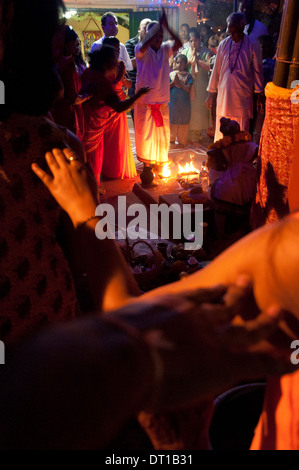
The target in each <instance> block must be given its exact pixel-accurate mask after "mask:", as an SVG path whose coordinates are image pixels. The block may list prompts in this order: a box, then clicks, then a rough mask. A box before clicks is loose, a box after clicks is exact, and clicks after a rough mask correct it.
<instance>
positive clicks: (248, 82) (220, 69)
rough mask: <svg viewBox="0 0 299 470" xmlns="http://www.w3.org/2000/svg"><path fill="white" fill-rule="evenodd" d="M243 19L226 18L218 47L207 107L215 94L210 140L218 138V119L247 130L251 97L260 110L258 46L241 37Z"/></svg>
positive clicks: (237, 15)
mask: <svg viewBox="0 0 299 470" xmlns="http://www.w3.org/2000/svg"><path fill="white" fill-rule="evenodd" d="M245 22H246V18H245V15H244V14H243V13H240V12H238V13H232V14H231V15H230V16H229V17H228V18H227V27H228V33H229V36H228V37H227V38H225V39H224V40H223V41H221V43H220V44H219V46H218V51H217V55H216V60H215V65H214V67H213V71H212V74H211V77H210V81H209V85H208V88H207V90H208V92H209V96H208V99H207V107H208V109H211V107H212V103H213V97H214V96H215V93H217V105H216V129H215V137H214V140H215V141H216V140H219V139H221V138H222V137H223V136H222V133H221V132H220V119H221V118H222V117H226V118H229V119H231V120H234V121H237V122H238V123H239V124H240V129H241V131H249V125H250V119H251V118H252V117H253V95H254V93H256V94H257V106H258V107H259V109H261V106H262V93H263V90H264V76H263V63H262V51H261V47H260V46H259V45H258V44H257V43H252V42H251V41H250V39H249V37H248V36H246V35H245V34H244V26H245Z"/></svg>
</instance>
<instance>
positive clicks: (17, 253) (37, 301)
mask: <svg viewBox="0 0 299 470" xmlns="http://www.w3.org/2000/svg"><path fill="white" fill-rule="evenodd" d="M67 145H68V135H67V133H66V132H65V131H63V130H61V129H59V128H58V127H56V126H55V125H54V124H53V123H52V122H51V121H49V120H48V119H46V118H44V117H37V116H23V115H20V114H19V115H18V114H14V115H11V116H10V118H9V119H8V120H7V121H5V122H2V123H1V125H0V149H1V173H0V220H1V242H0V247H1V248H0V266H1V267H0V271H1V281H0V309H1V320H0V338H1V339H2V340H5V342H11V341H14V342H15V341H16V340H18V339H20V338H22V337H23V336H24V335H27V334H28V333H31V332H32V331H34V330H35V329H36V328H38V327H40V326H42V325H46V324H48V323H52V322H55V321H58V320H63V319H66V318H68V317H73V316H74V315H75V312H76V310H77V302H76V295H75V290H74V286H73V281H72V276H71V273H70V269H69V267H68V263H67V261H66V258H65V256H64V254H63V252H62V249H61V247H60V246H59V244H58V242H57V240H56V238H55V231H56V229H57V225H58V222H59V216H60V215H61V210H60V208H59V207H58V205H57V204H56V202H55V200H54V199H53V198H52V197H51V196H49V194H48V193H47V191H46V190H45V188H44V187H43V185H42V184H41V182H40V181H39V180H38V178H37V177H36V176H35V175H34V174H33V172H32V170H31V163H32V162H35V161H39V162H40V165H44V162H45V160H44V155H45V152H46V151H49V150H51V149H52V148H53V147H61V146H67Z"/></svg>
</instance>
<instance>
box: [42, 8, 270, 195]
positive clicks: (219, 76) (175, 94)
mask: <svg viewBox="0 0 299 470" xmlns="http://www.w3.org/2000/svg"><path fill="white" fill-rule="evenodd" d="M101 26H102V29H103V32H104V35H103V36H102V37H101V38H100V39H99V40H97V41H95V42H94V44H93V45H92V47H91V51H90V54H89V57H86V58H85V60H84V59H83V58H82V52H81V43H80V40H79V37H78V35H77V33H76V32H75V31H74V29H73V28H72V27H69V26H66V25H63V26H61V27H60V28H59V30H57V31H56V33H55V37H54V41H53V44H54V46H53V55H54V61H55V64H56V70H57V72H58V74H59V77H60V81H61V85H60V87H59V88H60V93H58V94H57V98H56V100H55V102H54V103H53V105H52V107H51V109H50V113H51V116H52V118H53V119H54V121H55V122H56V123H57V124H60V125H62V126H65V127H66V128H68V129H70V130H71V131H72V132H73V133H74V134H75V135H77V137H78V138H79V140H80V141H81V142H82V143H83V147H84V149H85V152H86V158H87V160H88V161H89V162H90V164H91V167H92V169H93V171H94V174H95V176H96V179H97V181H98V184H99V186H100V184H101V178H102V179H103V178H105V177H106V178H130V177H133V176H135V175H136V168H135V162H134V157H133V153H132V146H131V141H130V136H129V132H128V122H127V115H126V112H125V111H128V110H130V112H131V117H132V122H133V130H134V134H135V141H136V153H137V158H138V160H139V161H141V162H143V163H144V165H145V167H152V166H154V165H156V166H157V167H159V168H161V166H163V164H164V163H166V162H167V161H168V152H169V149H170V148H184V147H185V146H186V145H193V146H195V147H198V146H200V143H201V141H202V138H203V136H204V135H208V136H210V137H211V138H212V139H214V140H215V141H216V140H219V139H221V137H222V134H221V132H220V119H221V117H226V118H230V119H234V120H237V121H238V122H239V124H240V127H241V130H242V131H243V130H246V131H250V132H251V134H252V135H253V138H254V141H255V142H256V143H257V144H258V143H259V138H260V133H261V128H262V124H263V116H264V102H265V98H264V93H263V92H264V88H265V85H266V83H267V82H268V81H270V80H271V79H272V76H273V73H274V65H275V59H274V47H273V41H272V39H271V37H270V36H269V35H268V30H267V27H266V26H265V25H263V24H262V23H261V22H259V21H258V20H256V19H255V16H254V10H253V1H252V0H241V1H240V2H239V13H237V14H234V15H233V16H230V17H229V18H228V19H227V25H226V26H224V25H223V27H217V30H215V31H214V30H213V29H212V28H210V27H209V26H208V24H206V23H201V24H199V25H198V26H196V27H194V26H192V27H190V26H189V25H188V24H186V23H183V24H181V25H180V28H179V31H178V33H176V32H174V31H172V30H171V29H170V28H169V25H168V21H167V16H166V14H165V11H164V12H163V14H162V16H161V18H160V20H159V21H158V22H157V21H152V20H151V19H150V18H146V17H145V18H143V19H142V20H141V22H140V25H139V28H138V33H137V35H136V36H135V37H133V38H131V39H129V40H128V41H127V42H126V44H122V43H120V42H119V41H118V43H117V44H116V45H115V44H114V45H113V44H111V43H109V39H111V38H115V39H117V38H116V36H117V34H118V20H117V16H116V15H115V14H114V13H113V12H106V13H105V14H103V15H102V17H101ZM166 36H167V37H168V39H167V40H164V39H165V37H166ZM115 47H116V49H117V51H118V52H117V57H116V58H115V60H116V61H117V64H115V67H114V71H112V70H110V72H109V73H108V75H107V71H105V72H104V71H103V70H99V69H98V73H97V75H98V79H99V83H101V85H100V86H99V87H96V88H97V91H96V92H95V82H94V79H95V74H94V73H92V72H91V70H90V69H93V70H94V67H95V55H94V52H96V51H99V50H101V49H102V48H104V49H107V52H106V53H105V54H104V55H105V57H106V59H103V57H104V56H102V58H101V59H100V61H101V62H102V63H103V62H104V61H105V60H110V61H111V60H113V59H112V58H110V57H108V56H109V54H110V55H111V57H112V56H114V49H115ZM182 55H183V56H185V58H182ZM100 57H101V56H100ZM100 67H102V69H103V68H105V67H106V65H104V63H103V64H100ZM86 69H88V70H86ZM243 69H244V71H243ZM263 72H264V73H263ZM105 74H106V77H108V82H110V83H111V84H112V87H113V88H114V92H115V93H116V94H117V96H118V99H119V100H120V101H125V103H126V105H124V106H125V107H122V108H121V111H118V110H116V109H115V108H114V107H113V106H112V107H111V105H109V104H107V102H106V101H105V99H103V97H102V96H101V94H102V84H103V82H102V81H101V80H102V79H101V78H100V75H101V77H102V76H103V75H105ZM89 81H90V83H89ZM58 86H59V85H58ZM141 88H146V89H147V92H146V93H145V94H144V93H143V92H141V95H140V94H139V91H140V89H141ZM109 90H110V88H109ZM136 91H137V94H136ZM109 94H111V92H110V91H109ZM127 97H128V98H129V99H128V98H127ZM126 100H127V101H126ZM135 102H136V103H135ZM135 113H136V115H137V116H138V118H137V119H134V114H135ZM111 143H113V145H111ZM123 153H124V154H125V155H123Z"/></svg>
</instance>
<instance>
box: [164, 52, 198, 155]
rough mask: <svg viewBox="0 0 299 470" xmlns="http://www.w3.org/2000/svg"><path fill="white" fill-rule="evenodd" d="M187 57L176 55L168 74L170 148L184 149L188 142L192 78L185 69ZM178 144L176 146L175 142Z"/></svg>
mask: <svg viewBox="0 0 299 470" xmlns="http://www.w3.org/2000/svg"><path fill="white" fill-rule="evenodd" d="M187 63H188V60H187V57H186V56H185V55H184V54H178V55H177V56H176V58H175V61H174V70H173V72H171V73H170V102H169V117H170V146H171V148H182V147H185V145H186V143H187V140H188V126H189V121H190V116H191V104H190V90H191V87H192V84H193V78H192V76H191V74H190V73H189V72H187V71H186V68H187ZM176 140H177V142H178V144H176V143H175V142H176Z"/></svg>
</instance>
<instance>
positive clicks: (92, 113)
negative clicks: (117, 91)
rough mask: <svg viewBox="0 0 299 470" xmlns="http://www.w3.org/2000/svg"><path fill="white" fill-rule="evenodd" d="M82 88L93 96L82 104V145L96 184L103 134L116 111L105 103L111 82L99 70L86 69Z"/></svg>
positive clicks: (101, 154) (101, 158) (100, 162)
mask: <svg viewBox="0 0 299 470" xmlns="http://www.w3.org/2000/svg"><path fill="white" fill-rule="evenodd" d="M81 80H82V90H83V91H84V92H87V93H91V94H92V95H93V97H92V98H91V99H90V100H88V101H85V102H84V103H83V104H82V109H83V113H84V136H83V139H82V143H83V145H84V148H85V151H86V154H87V159H88V161H89V162H90V165H91V168H92V170H93V172H94V174H95V177H96V179H97V182H98V184H100V176H101V171H102V164H103V143H104V141H103V135H104V132H105V130H106V128H107V126H108V125H109V123H110V122H112V121H113V120H114V119H115V118H116V115H117V113H116V111H114V110H113V109H112V108H110V107H109V106H106V105H105V101H104V100H105V99H106V98H107V97H108V96H111V94H113V93H114V90H113V88H112V85H111V83H110V82H109V81H108V80H107V79H106V78H105V76H104V75H103V74H102V73H101V72H97V71H95V70H92V69H91V68H88V69H86V70H85V71H84V72H83V74H82V77H81Z"/></svg>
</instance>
